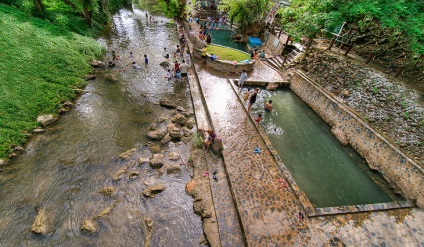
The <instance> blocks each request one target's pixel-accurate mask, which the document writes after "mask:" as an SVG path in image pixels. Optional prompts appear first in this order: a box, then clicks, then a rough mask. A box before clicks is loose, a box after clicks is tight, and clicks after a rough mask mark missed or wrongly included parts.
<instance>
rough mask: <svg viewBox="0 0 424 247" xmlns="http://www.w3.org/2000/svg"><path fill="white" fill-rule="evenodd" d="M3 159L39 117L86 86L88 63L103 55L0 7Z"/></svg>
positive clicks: (80, 39) (94, 46) (89, 43)
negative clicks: (85, 78)
mask: <svg viewBox="0 0 424 247" xmlns="http://www.w3.org/2000/svg"><path fill="white" fill-rule="evenodd" d="M0 26H1V29H0V95H1V97H0V158H5V157H6V156H7V153H8V152H9V151H10V148H11V147H12V146H14V145H21V144H22V143H23V142H24V141H25V140H26V138H27V135H26V134H27V133H29V132H30V131H31V130H32V129H33V128H34V127H35V126H37V123H36V122H35V120H36V118H37V116H38V115H39V114H45V113H52V114H56V113H57V109H58V107H59V103H60V101H61V100H70V99H72V98H74V97H75V94H74V91H73V88H74V87H81V86H84V85H85V81H84V80H83V79H82V75H84V74H85V73H87V72H88V70H90V67H89V63H88V60H90V59H92V58H94V57H96V56H100V55H101V54H103V53H104V50H103V48H102V47H101V46H100V45H99V44H98V43H97V42H96V41H95V40H94V39H91V38H87V37H84V36H81V35H77V34H75V33H72V32H69V31H66V30H63V28H58V27H57V26H55V25H53V24H51V23H49V22H46V21H43V20H41V19H39V18H33V17H28V16H27V15H26V14H25V13H23V12H21V11H19V10H17V9H15V8H13V7H10V6H7V5H3V4H0Z"/></svg>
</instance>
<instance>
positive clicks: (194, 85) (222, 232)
mask: <svg viewBox="0 0 424 247" xmlns="http://www.w3.org/2000/svg"><path fill="white" fill-rule="evenodd" d="M189 83H190V91H191V96H192V98H193V105H194V109H195V112H196V122H197V126H198V128H201V129H213V128H212V126H211V124H210V123H209V117H208V112H207V111H206V109H205V107H204V104H203V100H202V99H203V95H202V92H201V89H200V88H199V83H198V78H197V77H196V74H195V73H194V70H193V69H190V70H189ZM204 160H205V164H206V167H207V168H208V172H209V184H210V187H211V192H212V198H213V202H214V208H215V214H216V218H217V224H218V231H219V239H220V243H221V246H224V247H227V246H228V247H241V246H245V244H244V241H243V234H242V232H241V228H240V222H239V220H238V218H237V212H236V208H235V205H234V202H233V197H232V196H231V190H230V186H229V184H228V180H227V178H226V176H225V170H224V164H223V161H222V158H221V157H219V156H217V155H214V154H213V153H212V152H210V153H208V154H206V155H204ZM214 171H217V173H216V175H215V176H216V177H217V178H218V181H215V180H214V179H213V175H212V174H213V172H214Z"/></svg>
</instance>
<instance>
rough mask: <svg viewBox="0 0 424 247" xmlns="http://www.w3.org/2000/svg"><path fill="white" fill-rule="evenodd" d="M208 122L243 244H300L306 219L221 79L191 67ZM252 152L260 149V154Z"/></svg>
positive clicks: (306, 231) (307, 236) (303, 241)
mask: <svg viewBox="0 0 424 247" xmlns="http://www.w3.org/2000/svg"><path fill="white" fill-rule="evenodd" d="M196 69H197V72H198V75H199V79H200V82H201V87H202V90H203V93H204V95H205V98H206V103H207V107H208V110H209V113H210V115H211V118H212V124H213V126H214V127H215V131H216V132H217V134H218V136H222V137H223V143H224V152H223V154H224V161H225V165H226V170H227V173H228V176H229V181H230V184H231V188H232V191H233V194H234V198H235V201H236V205H237V208H238V212H239V214H240V215H239V216H240V219H241V223H242V228H243V231H244V233H245V237H246V241H247V245H248V246H303V245H307V242H308V239H310V230H309V228H308V223H307V219H305V220H299V219H298V212H299V211H301V206H300V204H299V203H298V201H297V198H296V197H295V196H294V194H293V193H292V191H291V190H290V189H289V188H287V189H286V188H284V187H283V188H279V186H280V183H279V182H278V180H279V179H282V178H283V175H282V173H281V171H280V169H279V167H278V166H277V163H276V162H275V160H274V159H273V157H272V156H271V154H270V153H269V152H268V151H267V148H266V145H265V143H264V142H263V140H262V139H261V137H260V136H259V133H258V132H257V130H256V128H255V126H254V124H253V123H252V122H251V121H250V119H249V118H248V116H247V115H246V112H245V110H244V108H243V107H242V105H241V103H240V102H239V100H238V99H237V96H236V95H235V93H234V92H233V90H232V88H231V86H230V85H229V83H228V82H227V80H226V79H223V78H219V77H218V76H214V75H212V74H211V73H210V72H208V71H205V70H203V68H202V67H201V66H198V67H196ZM254 148H259V149H260V150H261V153H260V154H256V153H255V152H254Z"/></svg>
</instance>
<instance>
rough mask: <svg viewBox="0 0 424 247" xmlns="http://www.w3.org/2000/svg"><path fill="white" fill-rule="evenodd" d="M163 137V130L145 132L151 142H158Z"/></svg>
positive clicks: (164, 133)
mask: <svg viewBox="0 0 424 247" xmlns="http://www.w3.org/2000/svg"><path fill="white" fill-rule="evenodd" d="M165 135H166V132H165V131H163V130H152V131H149V132H147V137H148V138H149V139H152V140H158V141H160V140H161V139H162V138H163V137H164V136H165Z"/></svg>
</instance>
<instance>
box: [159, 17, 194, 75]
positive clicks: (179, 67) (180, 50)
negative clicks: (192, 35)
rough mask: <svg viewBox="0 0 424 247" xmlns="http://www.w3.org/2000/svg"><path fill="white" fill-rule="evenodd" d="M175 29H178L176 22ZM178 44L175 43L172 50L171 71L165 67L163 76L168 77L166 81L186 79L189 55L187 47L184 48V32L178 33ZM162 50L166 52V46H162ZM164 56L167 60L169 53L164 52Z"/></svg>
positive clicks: (189, 60)
mask: <svg viewBox="0 0 424 247" xmlns="http://www.w3.org/2000/svg"><path fill="white" fill-rule="evenodd" d="M176 25H177V26H176V29H177V31H178V23H176ZM179 39H180V44H179V45H177V48H176V50H175V52H174V69H173V70H172V71H171V69H169V68H168V69H167V74H166V75H165V78H167V79H168V81H170V80H172V79H173V78H176V79H181V78H182V79H184V81H188V77H187V73H188V68H189V67H190V62H191V57H190V52H189V49H187V48H186V45H187V44H186V39H185V36H184V33H180V34H179ZM163 49H164V52H165V53H166V47H165V48H163ZM178 57H181V58H182V60H181V63H180V62H178ZM165 58H166V59H167V61H169V59H170V57H169V54H168V53H166V54H165Z"/></svg>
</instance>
